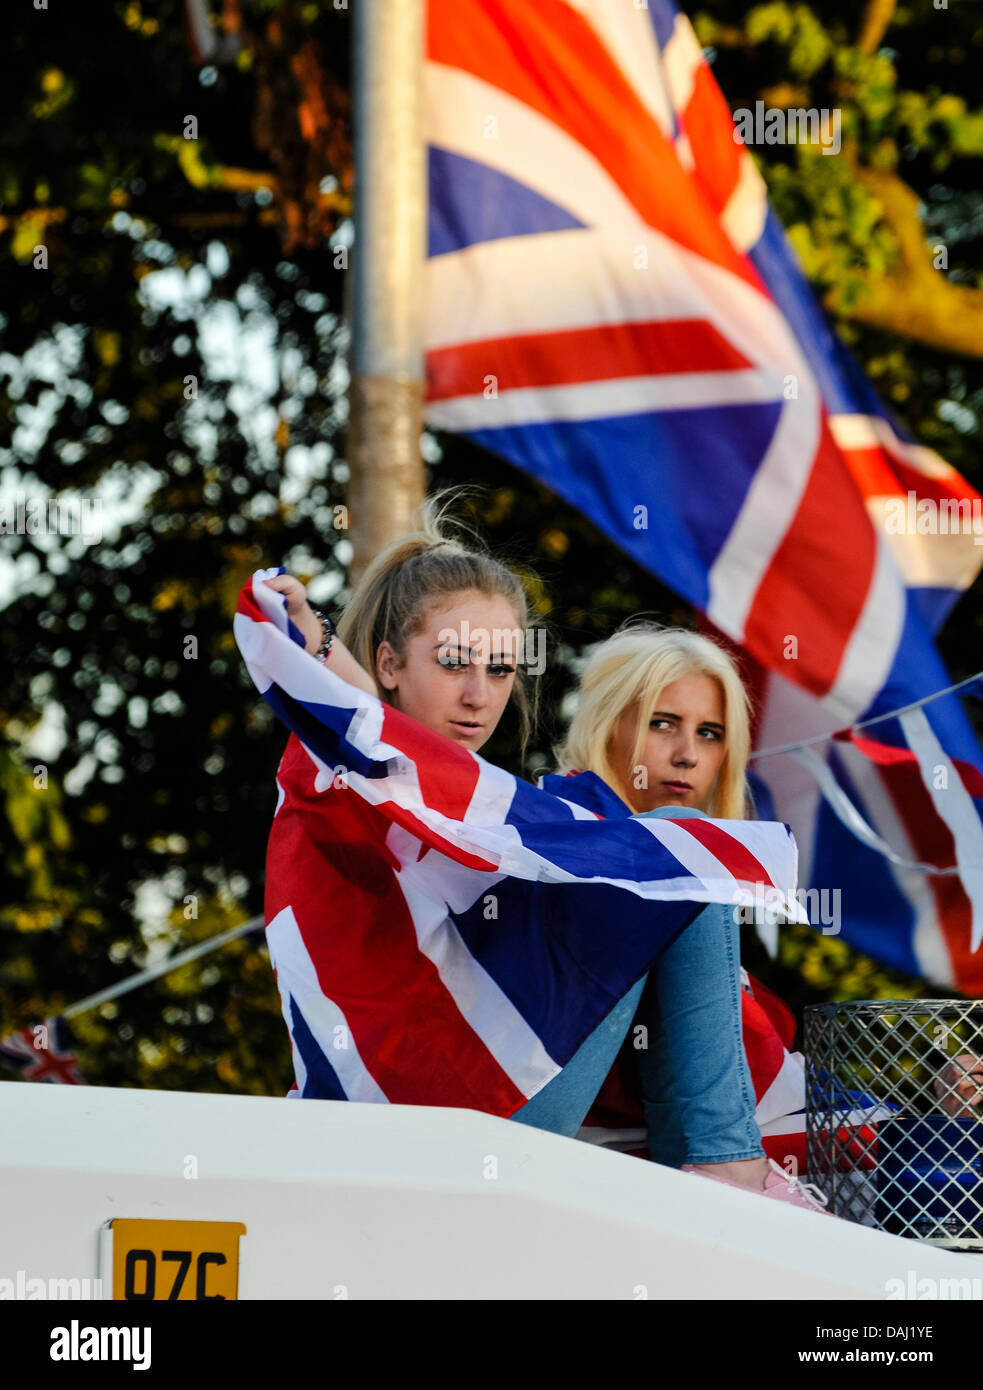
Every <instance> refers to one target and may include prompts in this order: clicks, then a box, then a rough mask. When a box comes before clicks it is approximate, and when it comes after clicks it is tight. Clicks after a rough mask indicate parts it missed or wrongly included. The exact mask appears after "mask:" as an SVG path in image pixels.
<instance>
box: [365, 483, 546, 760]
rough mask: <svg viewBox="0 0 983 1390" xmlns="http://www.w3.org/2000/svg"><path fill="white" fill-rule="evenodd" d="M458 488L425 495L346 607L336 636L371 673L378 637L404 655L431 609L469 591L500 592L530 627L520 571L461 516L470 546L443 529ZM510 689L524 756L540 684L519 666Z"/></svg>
mask: <svg viewBox="0 0 983 1390" xmlns="http://www.w3.org/2000/svg"><path fill="white" fill-rule="evenodd" d="M463 491H464V490H463V489H447V490H445V491H444V492H441V493H438V494H436V495H435V496H433V497H429V498H427V500H426V501H425V502H423V504H422V505H421V507H420V509H419V512H418V514H417V515H418V524H417V530H415V531H411V532H409V533H408V534H407V535H405V536H400V537H399V538H398V540H395V541H393V542H392V544H391V545H388V546H387V547H386V549H385V550H383V551H381V552H380V554H378V555H377V556H376V557H375V559H374V560H373V561H372V563H371V564H370V565H369V567H368V569H367V570H366V571H365V573H364V574H363V575H362V577H361V579H360V580H359V582H358V584H357V585H356V586H355V590H354V592H353V593H352V595H351V598H350V599H349V601H348V603H347V604H346V605H345V610H344V612H343V614H342V615H341V618H340V619H339V621H338V636H339V637H340V638H341V640H342V642H344V644H345V646H346V647H347V648H348V650H349V651H350V652H351V653H352V655H353V656H354V657H355V659H356V661H358V663H359V664H360V665H361V666H362V667H364V669H365V670H366V671H368V672H369V673H370V674H371V675H372V676H373V677H374V676H375V659H376V652H377V651H378V649H379V645H380V643H382V642H388V643H389V644H390V646H391V647H392V648H393V650H394V651H395V652H396V654H397V657H398V658H399V659H400V660H401V661H402V660H403V659H405V654H406V642H407V640H408V638H410V637H412V636H414V635H415V634H416V633H417V632H419V631H420V630H421V628H422V627H423V625H424V624H425V622H426V619H427V616H428V614H429V611H430V609H431V608H432V607H433V606H434V605H435V604H436V603H438V602H439V601H440V600H441V599H446V598H449V597H450V596H451V595H453V594H458V593H461V592H463V591H465V590H467V589H477V590H478V592H479V593H482V594H485V595H486V596H487V597H492V596H494V595H501V596H502V597H503V598H505V599H507V600H508V602H509V603H510V604H511V605H512V608H513V610H514V612H515V617H516V622H517V625H518V627H520V628H521V629H522V630H523V632H525V629H526V628H527V627H528V625H529V620H530V604H529V600H528V598H527V595H526V591H525V588H524V587H523V584H522V581H521V579H520V578H519V576H518V575H516V574H514V573H513V572H512V570H510V569H509V568H508V567H507V566H506V565H503V564H502V563H501V562H500V561H499V560H496V559H495V558H494V557H493V556H492V555H490V554H489V553H488V551H487V550H486V549H485V548H484V546H483V545H482V543H481V542H480V541H479V539H478V538H477V537H476V536H474V535H473V534H472V533H470V532H468V531H467V530H466V528H465V527H464V526H463V525H462V524H461V523H460V522H454V525H455V527H456V528H457V529H458V531H459V532H460V533H461V534H462V535H464V536H465V537H466V538H467V540H468V542H469V544H467V545H466V544H464V543H463V541H462V540H459V539H457V537H456V536H453V535H449V534H447V529H448V526H449V522H448V512H449V510H450V507H451V506H452V505H453V503H454V501H455V500H456V499H457V498H458V497H459V496H460V495H461V493H462V492H463ZM512 693H513V697H514V699H515V704H516V709H517V710H518V714H519V726H520V730H519V733H520V747H521V753H522V757H523V759H524V758H525V755H526V748H527V746H528V743H529V739H530V736H531V734H532V731H533V728H534V726H535V719H536V711H537V706H538V693H539V689H538V686H537V685H536V684H534V683H533V682H532V681H531V680H530V678H529V676H528V674H527V673H526V672H525V671H523V670H522V668H521V667H520V668H519V670H518V674H517V676H516V680H515V685H514V686H513V689H512Z"/></svg>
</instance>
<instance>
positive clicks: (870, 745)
mask: <svg viewBox="0 0 983 1390" xmlns="http://www.w3.org/2000/svg"><path fill="white" fill-rule="evenodd" d="M833 737H834V738H836V739H839V740H840V742H842V743H846V742H849V743H852V744H854V745H855V746H856V747H857V748H859V749H860V752H861V753H863V755H864V757H866V758H869V759H870V760H871V762H872V763H878V764H880V766H881V767H890V766H892V765H893V764H895V763H911V764H913V765H914V766H915V767H916V768H918V758H917V757H916V755H915V754H914V753H913V752H912V751H911V749H910V748H898V747H896V746H895V745H894V744H892V743H878V742H877V741H876V740H875V739H872V738H867V737H866V736H865V735H863V734H858V733H857V732H856V731H855V730H853V729H838V730H837V732H836V733H835V734H834V735H833ZM950 761H951V763H952V765H953V767H954V768H955V769H956V771H957V772H958V773H959V778H960V781H961V782H962V784H963V786H964V787H965V788H966V790H967V791H968V792H969V794H970V796H975V797H979V798H983V773H981V772H980V770H979V768H977V767H974V766H973V764H972V763H968V762H966V760H965V758H951V759H950ZM919 777H921V771H920V769H919ZM922 782H923V783H924V778H922ZM926 790H927V789H926Z"/></svg>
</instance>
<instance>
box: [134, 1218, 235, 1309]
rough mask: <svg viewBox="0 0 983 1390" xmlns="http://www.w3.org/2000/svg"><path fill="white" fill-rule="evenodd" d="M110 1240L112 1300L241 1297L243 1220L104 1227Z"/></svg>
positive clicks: (143, 1223) (188, 1300)
mask: <svg viewBox="0 0 983 1390" xmlns="http://www.w3.org/2000/svg"><path fill="white" fill-rule="evenodd" d="M107 1225H108V1228H109V1231H110V1234H111V1239H112V1281H113V1298H115V1299H125V1300H128V1301H136V1302H151V1301H152V1302H155V1303H156V1302H174V1301H177V1302H185V1301H187V1302H195V1301H197V1300H199V1299H202V1300H207V1299H237V1298H238V1297H239V1237H240V1236H244V1235H245V1234H246V1228H245V1226H244V1225H243V1223H242V1222H241V1221H142V1220H131V1219H129V1218H121V1217H117V1218H116V1219H115V1220H112V1221H110V1222H108V1223H107Z"/></svg>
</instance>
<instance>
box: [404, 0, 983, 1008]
mask: <svg viewBox="0 0 983 1390" xmlns="http://www.w3.org/2000/svg"><path fill="white" fill-rule="evenodd" d="M428 13H429V25H428V38H427V66H426V84H427V94H426V127H427V140H428V147H429V177H430V231H429V257H428V262H427V280H426V288H427V295H426V303H427V323H426V335H427V338H426V341H427V398H428V403H427V412H428V419H429V421H430V423H431V424H432V425H433V426H435V427H439V428H442V429H447V430H453V431H459V432H461V433H464V434H467V435H468V436H470V437H471V438H473V439H475V440H476V441H477V442H479V443H480V444H482V445H483V446H484V447H486V448H488V449H490V450H492V451H494V452H495V453H497V454H499V455H501V456H502V457H504V458H505V459H508V460H509V461H511V462H512V463H513V464H515V465H516V466H517V467H519V468H521V469H523V470H525V471H526V472H528V473H530V474H532V475H533V476H535V477H536V478H538V479H540V480H541V481H543V482H544V483H546V484H548V485H549V486H550V487H551V488H552V489H554V490H555V491H556V492H557V493H558V494H560V495H561V496H562V497H564V498H565V499H566V500H567V501H568V502H569V503H571V504H572V505H573V506H575V507H577V508H579V509H580V510H581V511H583V512H584V513H585V514H586V515H587V516H589V517H591V518H592V519H593V520H594V521H595V523H596V524H597V525H598V526H599V527H600V528H601V529H602V530H603V531H604V532H606V534H607V535H608V536H610V537H611V538H612V539H613V540H614V541H616V542H617V544H618V545H620V546H621V547H622V548H623V549H624V550H625V551H626V552H627V553H628V554H630V555H631V556H632V557H633V558H634V559H635V560H637V561H638V563H639V564H641V565H643V566H644V567H646V568H647V569H649V570H650V571H652V572H653V573H655V574H657V575H658V576H659V577H660V578H661V579H662V580H663V581H664V582H666V583H667V584H668V585H670V586H671V587H672V588H673V589H675V590H676V591H677V592H678V593H679V594H681V595H682V596H683V597H684V598H685V599H687V600H688V601H689V602H691V603H692V604H693V605H694V606H695V607H696V608H697V609H698V610H699V611H700V612H701V613H702V614H704V615H705V618H706V621H707V622H708V623H709V624H710V625H712V626H713V627H714V628H715V629H716V630H717V631H718V632H719V633H721V634H722V635H723V636H724V637H726V638H727V639H729V640H731V641H732V642H734V643H736V644H737V645H738V646H739V647H741V648H743V649H744V651H745V652H746V653H748V654H750V656H751V657H752V658H754V660H755V661H756V662H757V663H759V665H760V668H761V691H760V694H761V702H762V717H761V721H760V726H759V729H758V747H759V748H762V749H763V748H765V747H768V746H780V745H784V744H785V743H787V742H790V741H792V740H796V739H804V738H808V737H812V736H816V735H824V736H825V735H831V734H832V733H833V731H834V730H837V729H840V728H842V727H844V726H846V725H850V724H852V723H854V722H856V721H858V720H860V719H861V718H863V717H865V716H866V717H872V716H873V715H876V714H880V713H884V712H886V711H888V710H891V709H896V708H898V707H900V706H902V705H905V704H907V703H909V702H912V701H915V700H918V699H920V698H922V697H924V696H925V695H928V694H929V693H930V692H932V691H935V690H940V689H942V688H944V687H946V686H948V685H949V684H950V681H949V677H948V675H947V673H946V671H945V668H944V666H943V663H942V661H941V659H940V657H939V655H938V652H937V651H936V648H935V645H934V634H935V632H936V631H937V629H938V627H939V625H940V624H941V622H942V621H943V620H944V618H945V616H946V614H947V613H948V612H949V611H950V609H951V607H952V605H953V603H954V602H955V600H956V598H957V597H958V596H959V594H960V593H961V592H962V591H963V590H965V589H966V588H967V587H968V586H969V585H970V584H971V583H972V582H973V580H974V579H975V577H976V575H977V573H978V571H979V569H980V565H981V562H983V549H981V548H980V547H979V546H978V545H976V544H975V540H976V538H975V536H974V535H973V533H972V529H971V528H967V529H964V530H963V531H961V532H959V531H957V533H956V534H931V533H929V534H918V533H913V532H911V531H910V529H909V530H908V531H902V532H900V533H898V532H897V529H896V528H894V529H892V528H891V527H890V526H888V525H887V524H886V518H887V516H888V515H890V509H891V508H895V509H896V507H897V504H898V503H899V501H900V500H901V499H906V500H907V499H908V497H909V494H914V495H916V496H917V498H918V499H919V500H925V501H928V502H931V503H936V504H940V505H941V504H943V503H946V504H948V503H956V504H958V503H962V504H964V505H965V506H967V507H969V506H970V505H971V504H972V503H974V502H975V503H977V504H978V503H979V500H980V499H979V494H978V493H976V491H975V490H974V489H973V488H972V487H970V486H969V485H968V484H967V483H966V481H965V480H964V479H963V478H962V477H961V476H960V475H959V474H958V472H957V471H956V470H955V469H953V468H951V467H950V466H949V465H948V464H946V463H945V462H944V460H942V459H941V458H940V457H939V456H938V455H937V454H935V453H933V452H932V451H931V450H929V449H926V448H923V447H920V446H918V445H917V444H915V443H914V442H913V441H912V440H911V439H909V438H908V437H907V436H906V435H905V433H904V431H903V430H901V429H900V428H899V427H898V426H897V425H896V424H895V423H894V422H893V421H892V420H891V419H890V418H889V417H888V415H887V412H886V411H885V410H884V408H883V406H882V405H881V403H880V402H879V401H878V400H877V398H876V395H875V393H874V391H873V390H872V388H871V386H870V384H869V383H868V382H867V381H866V380H865V378H864V377H863V374H862V373H861V372H860V371H859V369H858V368H857V366H856V364H855V363H853V362H852V360H851V359H850V358H849V355H848V354H847V353H846V351H845V349H844V348H843V347H842V345H841V344H840V343H839V341H838V340H837V338H836V337H835V335H834V333H833V332H832V331H831V329H830V326H829V324H828V323H827V322H826V320H825V318H824V316H823V314H822V313H821V311H820V310H819V308H818V306H817V304H816V303H815V300H814V299H813V297H812V295H811V293H810V291H809V289H808V286H807V285H806V283H805V281H804V279H803V276H802V274H801V272H800V270H799V268H798V266H797V264H796V262H795V259H794V257H793V255H792V253H791V251H790V249H789V247H788V245H787V243H786V241H785V238H784V234H783V232H782V229H781V227H780V226H779V224H778V222H777V220H776V218H775V216H774V214H773V213H772V212H771V211H770V210H769V207H768V203H767V198H766V196H765V190H764V186H763V183H762V180H761V178H760V176H759V175H758V173H757V171H756V169H755V166H754V164H753V162H752V160H751V158H750V156H749V154H748V153H747V151H746V149H744V147H743V146H742V145H741V144H740V143H739V142H738V141H737V140H735V136H734V124H733V120H732V117H731V113H730V110H729V108H728V106H727V104H726V102H725V100H724V98H723V96H722V94H721V92H720V91H719V89H718V87H717V85H716V83H715V81H714V78H713V75H712V73H711V71H710V69H709V67H708V66H707V63H706V61H705V60H704V56H703V53H702V51H701V49H700V46H699V44H698V43H697V41H696V38H695V36H694V34H693V32H692V29H691V28H690V26H689V23H688V21H687V20H686V18H685V17H684V16H683V15H681V14H679V13H678V12H677V11H676V10H675V9H674V7H673V6H672V5H671V4H670V3H667V0H648V3H647V4H646V5H644V6H636V5H635V4H633V3H630V0H537V3H536V4H535V5H531V4H528V3H527V0H429V6H428ZM816 157H817V158H821V157H822V156H821V155H819V153H818V151H817V152H816ZM790 639H794V640H790ZM925 719H926V722H927V723H928V725H929V727H930V730H931V736H932V738H934V739H935V741H936V742H937V744H938V746H939V748H940V750H942V754H943V757H944V758H949V759H953V760H957V761H958V762H959V763H961V764H968V765H972V766H973V767H974V768H975V769H977V771H979V770H980V769H981V768H983V758H981V754H980V749H979V746H978V743H977V741H976V739H975V736H974V734H973V732H972V728H971V725H970V723H969V720H968V719H967V717H966V714H965V712H964V710H963V709H962V707H961V706H960V704H959V702H958V701H956V700H953V699H945V700H940V701H937V702H935V703H933V704H932V705H931V706H929V707H926V710H925ZM827 757H828V759H829V766H830V768H831V770H832V774H833V776H834V777H835V778H836V779H837V781H838V783H839V785H840V786H841V787H842V788H843V789H844V791H845V793H846V794H848V795H849V797H850V798H851V800H852V801H853V802H854V803H855V804H856V805H857V806H858V807H859V808H860V810H861V811H862V813H863V815H864V817H865V818H866V820H867V821H868V822H869V823H870V824H871V825H873V826H874V827H875V828H876V829H877V831H878V833H879V834H880V835H881V837H882V838H883V839H884V840H885V841H887V842H889V843H891V844H893V845H894V846H895V847H896V848H897V850H898V851H899V858H900V859H902V860H907V861H917V860H921V859H923V858H924V855H923V854H921V853H920V852H919V851H918V845H919V844H921V843H923V842H924V841H925V840H926V839H927V840H929V841H931V842H932V844H933V845H934V846H935V849H936V855H935V857H934V858H933V859H932V861H931V862H932V864H933V865H935V866H936V867H939V868H952V867H955V868H956V869H958V871H959V872H958V873H957V874H955V875H953V874H949V875H946V876H933V875H931V874H926V873H924V872H923V871H915V870H909V869H906V868H904V866H903V865H901V864H898V863H895V862H892V861H890V860H888V859H885V858H884V856H882V855H881V854H880V853H878V852H877V851H876V850H874V849H872V848H870V847H869V846H867V845H865V844H863V843H862V842H861V841H859V840H857V839H856V838H855V837H853V836H852V835H851V833H850V832H849V831H848V830H846V829H845V828H844V827H843V825H842V823H841V822H840V821H839V820H838V819H837V817H836V815H835V814H834V813H833V812H832V810H831V808H830V806H829V805H828V803H827V802H826V801H825V800H824V798H823V795H822V792H821V789H820V786H819V784H818V783H817V781H816V779H815V777H814V776H813V775H812V774H810V773H809V772H808V771H807V770H806V769H804V768H803V767H802V765H801V764H800V763H798V762H796V761H795V760H793V759H790V758H787V757H784V756H779V757H774V758H768V759H765V758H762V759H761V760H760V763H759V764H758V771H759V773H760V775H761V777H762V778H763V779H764V781H765V782H766V784H767V786H768V787H769V788H770V791H771V794H772V796H773V797H774V802H775V806H776V807H777V814H778V815H779V816H780V817H781V818H783V819H786V820H788V821H789V823H790V824H791V825H792V828H793V830H794V831H795V834H796V837H797V839H798V841H799V844H800V849H801V851H802V855H803V880H804V882H805V883H810V884H812V885H813V886H815V887H817V888H823V887H825V888H837V887H838V888H841V889H842V893H843V899H842V904H843V906H842V911H843V930H844V934H845V936H846V937H847V939H848V940H851V941H853V942H854V943H855V944H857V945H858V946H860V947H861V948H862V949H864V950H866V951H868V952H869V953H871V954H873V955H877V956H879V957H880V958H881V959H883V960H885V961H887V962H888V963H889V964H892V965H894V966H895V967H897V968H898V969H901V970H906V971H909V972H911V973H915V974H925V975H929V976H930V977H931V978H933V979H935V980H938V981H939V982H942V983H954V984H956V985H957V986H959V987H960V988H962V989H964V990H967V991H970V992H974V991H975V992H983V960H981V956H980V954H977V953H975V952H974V950H973V948H972V943H971V933H972V932H973V930H974V927H975V931H976V933H977V934H979V933H983V883H981V881H980V876H979V875H978V874H974V872H973V871H972V865H973V863H974V862H976V863H979V862H983V823H981V819H980V816H981V809H983V801H981V800H980V798H979V797H976V796H975V795H973V794H972V793H971V794H970V798H969V803H968V805H967V803H966V802H965V801H959V803H958V804H957V803H956V798H950V799H949V800H948V801H947V800H945V799H941V800H940V799H939V798H938V797H933V796H932V795H931V794H930V793H931V789H930V788H928V787H925V786H923V787H922V788H921V790H920V791H919V792H918V794H917V795H916V796H915V797H914V799H911V798H908V799H907V800H905V801H902V802H899V801H898V800H897V799H896V797H895V788H894V786H893V785H892V783H891V781H890V780H889V779H888V780H885V778H884V776H883V773H882V771H881V769H880V767H879V766H878V765H877V764H875V763H872V762H870V761H869V760H868V759H866V758H865V757H864V756H863V755H862V754H860V753H859V752H858V751H857V749H855V748H848V747H840V748H839V749H838V750H837V752H836V753H835V754H834V753H827Z"/></svg>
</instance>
